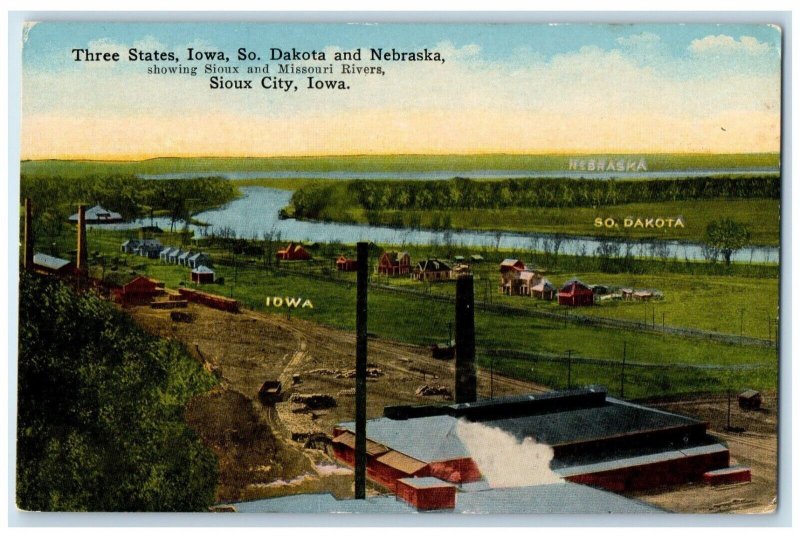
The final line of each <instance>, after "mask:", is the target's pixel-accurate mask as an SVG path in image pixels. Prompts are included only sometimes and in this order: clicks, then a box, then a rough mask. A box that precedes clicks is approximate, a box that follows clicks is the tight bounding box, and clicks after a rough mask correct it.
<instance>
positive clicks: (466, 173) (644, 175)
mask: <svg viewBox="0 0 800 538" xmlns="http://www.w3.org/2000/svg"><path fill="white" fill-rule="evenodd" d="M778 173H780V172H779V170H778V169H776V168H730V169H713V170H712V169H700V168H698V169H688V170H653V171H646V172H587V171H585V170H544V171H543V170H494V169H490V170H487V169H482V170H435V171H423V172H420V171H417V172H407V171H406V172H354V171H352V170H331V171H317V172H315V171H297V170H269V171H262V172H257V171H256V172H252V171H250V172H222V171H208V172H177V173H169V174H140V175H139V176H138V177H139V178H141V179H196V178H201V177H221V178H224V179H230V180H234V181H236V180H243V179H292V178H297V179H343V180H346V179H401V180H402V179H406V180H419V181H425V180H432V179H433V180H447V179H452V178H454V177H468V178H471V179H518V178H527V177H538V178H556V177H558V178H561V177H565V178H570V179H581V178H585V179H611V178H618V179H648V178H649V179H652V178H665V179H667V178H678V177H680V178H682V177H708V176H710V177H713V176H740V175H752V174H770V175H776V174H778Z"/></svg>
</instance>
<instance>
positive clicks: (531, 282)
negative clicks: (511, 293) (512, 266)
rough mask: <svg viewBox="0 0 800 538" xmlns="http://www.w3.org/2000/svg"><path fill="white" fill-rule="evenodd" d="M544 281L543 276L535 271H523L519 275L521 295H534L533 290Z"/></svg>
mask: <svg viewBox="0 0 800 538" xmlns="http://www.w3.org/2000/svg"><path fill="white" fill-rule="evenodd" d="M541 279H542V275H540V274H539V273H537V272H535V271H522V272H521V273H520V274H519V278H518V282H519V294H520V295H532V293H531V290H532V289H533V287H534V286H535V285H536V284H538V283H539V281H540V280H541Z"/></svg>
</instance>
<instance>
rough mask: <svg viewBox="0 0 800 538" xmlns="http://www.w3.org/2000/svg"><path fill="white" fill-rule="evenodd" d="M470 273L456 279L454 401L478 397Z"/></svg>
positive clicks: (473, 298) (466, 400)
mask: <svg viewBox="0 0 800 538" xmlns="http://www.w3.org/2000/svg"><path fill="white" fill-rule="evenodd" d="M472 284H473V283H472V275H461V276H460V277H459V278H458V280H456V403H468V402H474V401H475V400H477V398H478V389H477V384H478V381H477V378H476V376H475V292H474V289H473V285H472Z"/></svg>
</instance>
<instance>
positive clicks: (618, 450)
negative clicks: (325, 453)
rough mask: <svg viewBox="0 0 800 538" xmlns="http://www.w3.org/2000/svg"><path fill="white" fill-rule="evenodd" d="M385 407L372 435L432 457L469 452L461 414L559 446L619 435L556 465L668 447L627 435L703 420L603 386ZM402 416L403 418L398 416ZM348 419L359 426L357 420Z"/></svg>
mask: <svg viewBox="0 0 800 538" xmlns="http://www.w3.org/2000/svg"><path fill="white" fill-rule="evenodd" d="M385 412H386V413H387V415H389V416H391V417H392V418H388V417H383V418H379V419H374V420H369V421H367V437H368V438H369V439H370V440H372V441H374V442H376V443H380V444H382V445H385V446H386V447H388V448H390V449H392V450H395V451H397V452H401V453H403V454H405V455H407V456H410V457H412V458H415V459H417V460H420V461H423V462H426V463H431V462H435V461H447V460H452V459H458V458H464V457H469V456H470V453H469V450H468V449H467V447H466V445H465V444H464V443H463V442H462V441H461V439H460V438H459V435H458V421H459V419H466V420H468V421H471V422H480V423H481V424H484V425H486V426H488V427H493V428H499V429H501V430H503V431H505V432H506V433H509V434H511V435H513V436H514V437H515V438H516V439H517V440H518V441H522V440H524V439H526V438H533V439H535V440H536V441H537V442H539V443H544V444H547V445H549V446H552V447H554V448H555V447H559V446H567V447H568V446H571V445H577V444H580V443H586V442H594V441H597V442H603V443H606V442H607V441H606V440H609V442H612V441H613V442H612V443H611V444H612V445H613V449H612V447H609V450H607V451H602V454H601V453H599V452H595V451H593V452H590V453H589V455H590V456H591V457H588V456H587V457H586V458H578V459H576V458H577V455H575V456H570V457H568V456H567V455H566V454H565V455H563V457H564V458H566V459H565V460H564V461H556V460H554V462H553V464H554V467H555V466H560V467H564V466H568V465H575V464H577V463H596V462H599V461H601V460H609V459H613V458H625V457H630V456H639V455H646V454H654V453H658V452H663V451H664V450H665V448H666V447H665V446H664V445H663V444H662V443H660V442H658V443H655V445H654V446H653V447H652V449H651V450H649V451H647V450H645V447H643V446H640V443H639V442H636V443H633V445H634V447H635V448H636V450H635V451H634V452H633V453H630V454H629V452H628V451H627V450H628V449H627V448H626V446H625V445H624V444H621V443H620V440H622V439H624V438H626V437H627V436H631V435H634V434H644V435H650V433H651V432H669V431H684V430H685V429H686V428H688V427H694V426H699V425H702V424H703V423H702V422H700V421H697V420H695V419H692V418H688V417H684V416H680V415H676V414H673V413H668V412H666V411H661V410H657V409H651V408H648V407H644V406H640V405H636V404H632V403H630V402H626V401H623V400H617V399H615V398H609V397H607V395H606V393H605V390H603V389H602V388H600V387H591V388H588V389H578V390H571V391H563V392H550V393H544V394H536V395H521V396H511V397H506V398H498V399H495V400H481V401H478V402H473V403H464V404H453V405H446V406H430V405H429V406H419V407H417V406H397V407H394V408H387V410H386V411H385ZM404 412H408V414H407V415H406V416H408V417H410V418H405V419H402V415H403V413H404ZM415 413H417V414H415ZM398 417H400V418H401V420H397V418H398ZM341 426H342V427H343V428H344V429H346V430H350V431H351V432H352V431H355V423H353V422H350V423H345V424H342V425H341ZM706 441H707V439H705V438H702V437H701V438H698V440H695V439H694V437H693V438H692V443H691V446H696V445H698V444H701V445H702V444H709V443H708V442H706ZM628 444H629V445H630V444H631V443H628ZM688 446H690V445H686V446H685V447H684V448H686V447H688ZM559 457H562V456H559Z"/></svg>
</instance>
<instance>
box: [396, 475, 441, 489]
mask: <svg viewBox="0 0 800 538" xmlns="http://www.w3.org/2000/svg"><path fill="white" fill-rule="evenodd" d="M398 482H403V483H404V484H408V485H409V486H412V487H414V488H417V489H424V488H440V487H451V488H454V487H455V485H454V484H451V483H450V482H445V481H444V480H441V479H439V478H436V477H435V476H420V477H411V478H401V479H400V480H398Z"/></svg>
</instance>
